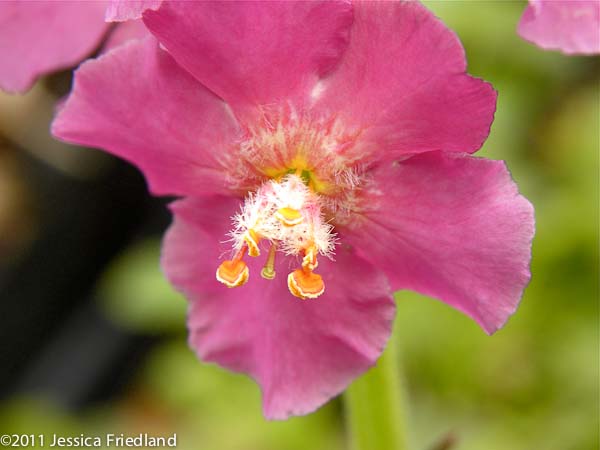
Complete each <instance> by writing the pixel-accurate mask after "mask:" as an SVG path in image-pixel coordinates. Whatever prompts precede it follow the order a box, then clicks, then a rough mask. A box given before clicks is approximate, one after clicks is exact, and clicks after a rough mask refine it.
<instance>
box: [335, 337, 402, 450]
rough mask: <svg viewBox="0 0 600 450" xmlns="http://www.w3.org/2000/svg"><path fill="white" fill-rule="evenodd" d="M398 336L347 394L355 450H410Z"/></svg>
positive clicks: (350, 432) (351, 434)
mask: <svg viewBox="0 0 600 450" xmlns="http://www.w3.org/2000/svg"><path fill="white" fill-rule="evenodd" d="M403 393H404V391H403V386H402V383H401V380H400V370H399V361H398V354H397V343H396V337H395V336H394V335H392V337H391V338H390V341H389V342H388V345H387V348H386V350H385V351H384V353H383V355H382V356H381V358H379V361H378V362H377V366H376V367H373V368H372V369H371V370H370V371H369V372H367V373H366V374H365V375H363V376H362V377H361V378H359V379H358V380H356V381H355V382H354V383H353V384H352V385H351V386H350V387H349V388H348V390H347V391H346V393H345V394H344V405H345V409H346V416H347V427H348V435H349V438H350V442H351V447H350V448H351V449H352V450H375V449H377V450H379V449H384V450H407V449H408V444H407V425H406V418H407V417H406V412H405V408H404V407H405V400H404V398H403V395H402V394H403Z"/></svg>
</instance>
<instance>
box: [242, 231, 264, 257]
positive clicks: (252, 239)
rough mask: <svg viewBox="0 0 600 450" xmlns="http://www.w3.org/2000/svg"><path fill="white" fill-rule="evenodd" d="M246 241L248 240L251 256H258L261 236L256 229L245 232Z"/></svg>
mask: <svg viewBox="0 0 600 450" xmlns="http://www.w3.org/2000/svg"><path fill="white" fill-rule="evenodd" d="M244 241H246V244H247V245H248V255H249V256H253V257H256V256H259V255H260V249H259V248H258V243H259V241H260V236H259V235H258V233H256V231H254V230H252V229H250V230H248V231H246V233H244Z"/></svg>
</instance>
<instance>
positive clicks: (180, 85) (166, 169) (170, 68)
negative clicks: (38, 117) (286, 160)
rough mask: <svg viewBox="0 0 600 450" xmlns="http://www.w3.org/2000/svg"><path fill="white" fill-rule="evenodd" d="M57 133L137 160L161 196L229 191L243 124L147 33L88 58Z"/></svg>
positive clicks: (62, 112) (55, 127)
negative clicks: (229, 170) (229, 169)
mask: <svg viewBox="0 0 600 450" xmlns="http://www.w3.org/2000/svg"><path fill="white" fill-rule="evenodd" d="M52 133H53V134H54V135H55V136H56V137H58V138H60V139H62V140H65V141H67V142H71V143H76V144H81V145H87V146H90V147H98V148H102V149H104V150H107V151H108V152H110V153H112V154H114V155H117V156H121V157H123V158H125V159H127V160H129V161H131V162H133V163H134V164H135V165H137V166H138V167H139V168H140V169H141V170H142V171H143V172H144V174H145V175H146V178H147V179H148V183H149V185H150V189H151V190H152V191H153V192H154V193H156V194H175V195H177V194H179V195H193V194H203V193H222V192H228V189H229V188H228V187H227V186H226V182H225V171H224V170H223V166H224V165H226V164H227V163H228V154H229V149H230V147H229V146H231V145H234V143H235V142H236V139H237V136H238V134H237V133H238V125H237V122H236V121H235V119H234V118H233V116H232V115H231V113H230V111H229V110H228V108H227V105H225V103H224V102H223V101H222V100H221V99H219V98H218V97H216V96H215V95H214V94H213V93H212V92H210V91H208V90H207V89H206V88H204V87H203V86H202V85H201V84H200V83H198V82H197V81H196V80H195V79H194V78H192V77H191V76H190V75H189V74H188V73H187V72H186V71H185V70H183V69H181V68H180V67H179V65H177V63H175V61H173V59H172V58H171V57H170V56H169V55H168V54H167V53H166V52H165V51H164V50H161V49H160V48H159V46H158V43H157V42H156V40H155V39H154V38H153V37H148V38H147V39H145V40H141V41H132V42H130V43H128V44H125V45H123V46H121V47H119V48H118V49H115V50H113V51H111V52H109V53H107V54H105V55H103V56H101V57H100V58H98V59H97V60H93V61H88V62H86V63H85V64H83V65H82V66H81V67H80V68H79V69H78V70H77V72H76V74H75V82H74V87H73V91H72V93H71V95H70V96H69V99H68V101H67V103H66V104H65V105H64V107H63V108H62V109H61V110H60V113H59V115H58V117H57V118H56V119H55V120H54V123H53V124H52Z"/></svg>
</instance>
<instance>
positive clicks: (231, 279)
mask: <svg viewBox="0 0 600 450" xmlns="http://www.w3.org/2000/svg"><path fill="white" fill-rule="evenodd" d="M249 276H250V270H249V269H248V266H247V265H246V263H245V262H244V261H242V260H241V259H240V260H233V261H223V262H222V263H221V265H220V266H219V268H218V269H217V280H219V281H220V282H221V283H223V284H224V285H225V286H227V287H230V288H233V287H238V286H241V285H243V284H245V283H246V281H248V277H249Z"/></svg>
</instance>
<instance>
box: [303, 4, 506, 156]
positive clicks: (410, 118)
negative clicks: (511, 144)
mask: <svg viewBox="0 0 600 450" xmlns="http://www.w3.org/2000/svg"><path fill="white" fill-rule="evenodd" d="M354 17H355V19H354V25H353V27H352V32H351V36H350V43H349V45H348V49H347V50H346V52H345V53H344V56H343V58H342V61H341V63H340V65H339V67H338V68H337V70H336V71H335V72H333V73H332V74H331V76H329V77H327V78H325V79H323V80H321V82H320V83H319V85H318V89H315V91H314V94H315V95H314V101H315V107H316V108H317V109H319V110H321V111H322V113H323V114H324V115H326V116H328V115H335V116H337V117H339V118H340V119H341V120H342V121H343V122H344V123H346V124H350V125H351V126H354V127H357V128H359V129H362V134H361V139H362V140H363V142H364V143H365V144H366V145H368V146H369V147H371V148H372V149H374V150H375V151H379V155H380V156H382V157H387V158H390V159H395V158H397V157H398V156H399V155H402V154H407V153H418V152H425V151H431V150H447V151H456V152H474V151H476V150H477V149H479V147H480V146H481V144H482V143H483V141H484V140H485V139H486V137H487V135H488V134H489V129H490V125H491V123H492V120H493V116H494V111H495V108H496V94H495V92H494V90H493V89H492V87H491V85H490V84H488V83H486V82H484V81H482V80H479V79H476V78H472V77H470V76H468V75H467V74H466V73H465V70H466V60H465V54H464V50H463V48H462V46H461V44H460V42H459V40H458V38H457V37H456V35H455V34H454V33H453V32H451V31H450V30H449V29H448V28H446V26H445V25H444V24H443V23H442V22H441V21H440V20H439V19H437V18H435V17H434V15H433V14H432V13H431V12H429V11H428V10H427V9H426V8H425V7H424V6H422V5H421V4H420V3H419V2H412V1H407V2H392V1H387V2H358V3H356V4H355V12H354Z"/></svg>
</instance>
